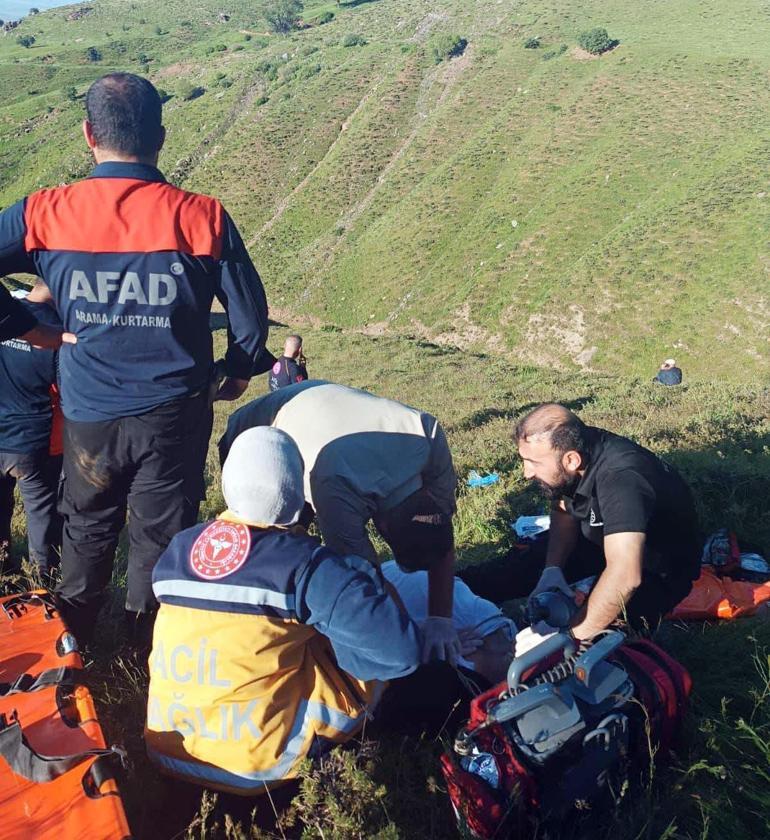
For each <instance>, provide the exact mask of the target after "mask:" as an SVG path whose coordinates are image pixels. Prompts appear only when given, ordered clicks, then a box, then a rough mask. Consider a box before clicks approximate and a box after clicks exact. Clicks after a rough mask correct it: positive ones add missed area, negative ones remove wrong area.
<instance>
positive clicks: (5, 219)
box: [0, 198, 37, 275]
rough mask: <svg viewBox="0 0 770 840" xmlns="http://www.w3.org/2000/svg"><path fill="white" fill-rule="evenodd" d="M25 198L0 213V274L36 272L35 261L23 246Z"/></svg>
mask: <svg viewBox="0 0 770 840" xmlns="http://www.w3.org/2000/svg"><path fill="white" fill-rule="evenodd" d="M26 201H27V200H26V198H25V199H22V200H21V201H17V202H16V204H12V205H11V206H10V207H8V208H7V209H6V210H3V212H2V213H0V275H2V274H16V273H17V272H20V271H25V272H27V273H28V274H36V273H37V271H36V269H35V263H34V261H33V259H32V257H31V255H30V254H28V253H27V251H26V250H25V248H24V237H25V236H26V234H27V224H26V222H25V221H24V206H25V203H26Z"/></svg>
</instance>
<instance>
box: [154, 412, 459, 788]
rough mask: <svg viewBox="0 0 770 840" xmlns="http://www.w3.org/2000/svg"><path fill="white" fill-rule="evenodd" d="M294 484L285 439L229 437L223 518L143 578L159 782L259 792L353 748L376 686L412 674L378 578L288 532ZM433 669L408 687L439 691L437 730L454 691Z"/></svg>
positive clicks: (396, 712) (412, 653)
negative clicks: (302, 766) (150, 595)
mask: <svg viewBox="0 0 770 840" xmlns="http://www.w3.org/2000/svg"><path fill="white" fill-rule="evenodd" d="M303 470H304V467H303V462H302V457H301V455H300V453H299V450H298V449H297V446H296V445H295V443H294V441H293V440H292V439H291V438H290V437H289V435H287V434H286V433H285V432H283V431H281V430H280V429H272V428H266V427H258V428H254V429H249V430H247V431H245V432H243V433H242V434H241V435H239V436H238V437H237V438H236V439H235V440H234V442H233V444H232V447H231V449H230V454H229V456H228V458H227V460H226V461H225V464H224V467H223V469H222V493H223V496H224V499H225V502H226V504H227V510H226V511H225V512H224V513H223V514H221V516H219V517H218V518H217V519H215V520H214V521H212V522H205V523H202V524H199V525H196V526H194V527H193V528H190V529H188V530H185V531H182V532H181V533H180V534H178V535H177V536H176V537H174V539H173V540H172V541H171V544H170V545H169V547H168V548H167V549H166V551H165V552H164V553H163V554H162V556H161V558H160V560H159V561H158V564H157V566H156V567H155V570H154V572H153V590H154V592H155V595H156V597H157V599H158V601H159V602H160V609H159V612H158V616H157V621H156V624H155V629H154V638H153V646H152V652H151V655H150V659H149V668H150V687H149V697H148V704H147V725H146V733H145V738H146V744H147V749H148V754H149V757H150V758H151V760H152V761H153V762H155V763H156V764H157V765H158V766H159V767H160V768H161V769H162V770H163V771H165V772H167V773H169V774H171V775H173V776H176V777H178V778H182V779H185V780H187V781H192V782H197V783H199V784H202V785H205V786H207V787H214V788H217V789H220V790H226V791H229V792H232V793H238V794H242V795H252V794H256V793H261V792H262V791H263V790H265V789H266V788H268V787H271V786H273V785H275V784H278V783H281V782H284V781H286V780H289V779H292V778H293V777H295V776H296V774H297V770H298V765H299V763H300V762H301V761H302V759H304V758H307V757H311V758H312V757H317V756H319V755H321V754H323V753H324V752H325V751H326V750H328V749H330V748H331V747H332V746H334V745H335V744H340V743H343V742H345V741H347V740H349V739H350V738H352V737H353V736H355V735H356V734H358V733H359V732H360V731H361V729H362V727H363V725H364V721H365V720H366V719H367V715H370V714H371V713H372V711H373V710H374V709H375V707H376V704H377V701H378V699H379V698H380V697H381V695H382V694H383V691H384V689H385V684H384V681H385V680H396V683H399V682H404V681H405V680H408V679H410V678H411V677H413V676H416V675H419V673H420V671H422V669H421V668H418V665H419V662H420V634H419V630H418V627H417V625H416V624H415V622H414V621H412V619H411V618H409V616H408V615H407V614H406V613H405V612H403V611H402V610H401V609H400V608H399V606H398V604H397V603H396V602H395V601H394V600H393V598H392V597H391V596H390V595H389V593H388V592H387V591H386V589H385V587H384V585H383V582H382V578H381V576H380V575H379V574H378V572H377V570H376V569H374V568H373V567H372V566H371V564H369V563H368V562H367V561H365V560H364V559H363V558H360V557H352V556H350V557H342V556H340V555H338V554H336V553H335V552H333V551H332V550H330V549H329V548H327V547H325V546H322V545H321V544H320V542H319V541H318V540H317V539H315V538H313V537H309V536H308V535H307V533H306V532H305V531H304V530H303V529H301V528H296V527H293V526H294V525H295V523H297V521H298V520H299V517H300V514H301V512H302V508H303V505H304V494H303V489H302V485H303ZM439 665H441V666H443V668H445V669H446V670H445V671H444V672H441V673H438V672H433V671H429V672H427V676H423V677H421V683H422V684H428V685H430V684H431V683H430V680H431V679H432V678H433V676H434V673H435V674H436V675H437V676H438V678H439V679H438V682H439V683H441V685H442V686H443V689H444V690H442V691H439V692H437V693H436V694H435V696H430V697H421V698H420V699H419V703H422V704H425V705H432V706H433V707H434V708H435V709H436V710H438V712H439V714H438V719H439V720H440V721H441V722H443V721H444V720H446V718H447V717H448V714H449V713H450V712H451V711H452V708H453V705H455V704H456V703H457V700H458V697H459V693H458V691H459V689H458V688H457V687H456V686H455V687H454V688H450V690H447V689H446V686H447V685H450V684H451V681H452V680H455V681H457V678H456V675H455V674H454V672H453V671H452V670H451V669H450V668H449V666H447V665H446V664H445V663H439ZM424 667H428V666H424ZM430 667H431V668H432V667H433V666H430ZM410 684H411V683H408V684H407V689H408V686H409V685H410ZM433 684H434V685H435V684H436V681H435V680H434V683H433ZM386 693H388V692H386ZM402 693H403V694H404V695H405V696H407V697H411V696H413V695H412V691H411V690H404V691H403V692H402ZM389 708H390V712H391V714H392V715H393V716H394V718H395V719H399V718H403V717H404V716H409V715H412V716H413V717H416V716H417V715H418V713H419V710H417V711H414V712H412V711H411V710H410V709H409V708H406V709H405V708H404V707H403V706H401V707H398V708H396V707H395V706H394V703H393V702H391V703H390V705H389Z"/></svg>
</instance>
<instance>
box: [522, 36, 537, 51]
mask: <svg viewBox="0 0 770 840" xmlns="http://www.w3.org/2000/svg"><path fill="white" fill-rule="evenodd" d="M539 46H540V39H539V38H527V40H526V41H525V42H524V49H525V50H536V49H537V48H538V47H539Z"/></svg>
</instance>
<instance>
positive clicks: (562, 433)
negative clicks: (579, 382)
mask: <svg viewBox="0 0 770 840" xmlns="http://www.w3.org/2000/svg"><path fill="white" fill-rule="evenodd" d="M513 434H514V437H515V439H516V440H517V441H520V440H528V439H530V438H534V437H547V438H548V440H550V442H551V446H552V447H553V448H554V449H555V450H556V451H557V452H559V453H560V454H563V453H564V452H570V451H574V452H578V453H579V454H580V455H581V457H583V458H586V457H587V456H588V450H589V446H590V441H589V431H588V426H586V424H585V423H584V422H583V421H582V420H581V419H580V418H579V417H578V416H577V415H576V414H573V413H572V412H571V411H570V410H569V409H568V408H565V407H564V406H563V405H559V404H558V403H544V404H543V405H539V406H538V407H537V408H535V409H533V410H532V411H530V412H529V414H526V415H525V416H524V417H522V418H521V420H519V422H518V423H517V424H516V428H515V429H514V433H513Z"/></svg>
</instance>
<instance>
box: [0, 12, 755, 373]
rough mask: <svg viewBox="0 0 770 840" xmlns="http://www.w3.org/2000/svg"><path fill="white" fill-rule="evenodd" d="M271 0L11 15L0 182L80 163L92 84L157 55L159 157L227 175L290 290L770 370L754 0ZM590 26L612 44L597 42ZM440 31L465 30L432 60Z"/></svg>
mask: <svg viewBox="0 0 770 840" xmlns="http://www.w3.org/2000/svg"><path fill="white" fill-rule="evenodd" d="M264 7H265V3H264V2H245V0H230V2H228V3H226V4H225V3H218V2H214V0H204V2H203V3H199V4H188V3H183V2H181V0H168V2H164V3H162V4H158V3H154V2H150V0H133V2H127V0H94V1H93V2H91V3H88V4H87V8H90V11H88V12H87V13H85V14H84V13H83V12H82V7H81V12H80V14H77V13H75V14H73V12H76V10H77V9H78V7H65V8H63V9H54V10H51V11H49V12H45V13H43V14H40V15H37V16H34V17H31V18H28V19H27V20H25V21H24V22H23V23H22V25H21V27H19V29H18V30H16V32H18V33H21V34H22V35H24V34H29V35H33V36H34V37H35V39H36V40H35V43H34V44H33V45H32V46H31V47H29V48H24V47H22V46H21V45H19V44H17V43H16V32H14V33H11V34H10V35H8V36H7V37H4V38H0V86H2V90H3V91H4V93H5V96H4V97H3V103H2V107H0V205H7V204H9V203H10V202H12V201H14V200H16V199H18V198H20V197H21V196H23V195H24V194H25V193H26V192H28V191H30V190H32V189H35V188H37V187H40V186H46V185H51V184H56V183H59V182H62V181H66V180H69V179H71V178H73V177H78V176H81V175H83V174H85V173H87V171H88V169H89V162H88V158H87V155H86V154H85V153H84V151H83V145H82V142H81V139H80V136H79V130H78V122H79V121H80V119H81V117H82V111H83V103H82V99H81V97H82V93H83V92H84V90H85V88H86V87H87V84H88V83H89V81H91V80H92V79H93V78H95V77H97V76H98V75H100V74H101V73H103V72H105V71H106V70H108V69H130V70H134V71H137V72H148V73H149V75H150V77H151V78H152V79H153V80H154V81H155V82H156V84H157V85H158V86H159V87H162V88H164V89H165V90H166V91H167V92H168V93H169V94H170V95H171V98H170V99H169V101H168V103H167V106H166V120H167V123H168V126H169V141H168V147H167V149H166V151H165V152H164V154H163V157H162V166H163V168H164V169H165V171H166V172H167V174H169V176H170V177H172V179H173V180H174V181H176V182H177V183H179V184H181V185H183V186H185V187H189V188H191V189H199V190H204V191H208V192H211V193H215V194H217V195H219V196H221V197H222V198H223V200H224V201H225V203H226V206H227V207H228V209H229V210H230V211H231V213H232V214H233V216H234V217H235V218H236V220H237V222H238V224H239V225H240V227H241V229H242V231H243V233H244V237H245V238H246V240H247V241H248V243H249V247H250V249H251V251H252V254H253V256H254V258H255V261H256V263H257V265H258V267H259V268H260V271H261V272H262V274H263V275H264V278H265V282H266V284H267V286H268V290H269V296H270V300H271V303H272V305H273V307H274V308H276V309H280V310H281V312H282V313H284V314H285V313H290V314H292V315H293V316H298V315H303V316H309V317H313V318H317V319H318V320H319V321H320V322H323V323H331V324H338V325H342V326H345V327H356V328H361V329H365V330H367V331H369V332H371V333H374V334H381V333H383V332H391V333H401V334H408V335H414V336H418V337H419V336H423V337H425V336H429V337H431V338H434V339H436V340H438V341H439V342H440V343H445V344H455V345H459V346H461V347H472V348H476V349H485V350H494V351H504V352H506V353H507V354H508V356H509V357H510V358H512V359H514V360H518V361H521V362H524V363H535V364H540V365H559V366H562V367H565V368H567V369H570V368H572V369H575V368H577V367H586V368H589V369H594V370H598V371H605V372H617V371H623V372H627V373H631V374H636V375H639V376H647V375H648V374H650V373H651V371H652V370H654V368H655V367H656V366H657V363H658V362H659V361H660V359H661V358H663V357H664V356H668V355H675V356H676V357H677V358H679V359H680V360H681V362H682V364H683V365H684V367H685V370H686V372H692V373H695V374H698V375H702V376H706V375H717V376H720V375H724V376H728V377H730V378H731V379H740V380H744V381H750V380H753V379H756V378H757V377H764V376H766V375H767V373H768V371H769V370H770V362H769V361H768V352H769V351H770V346H769V344H768V343H769V342H770V329H768V328H769V327H770V304H769V303H768V297H767V288H768V280H769V279H770V263H769V262H768V256H767V253H768V252H767V244H768V230H770V209H768V208H770V185H769V184H768V169H767V162H768V159H770V144H769V142H768V137H769V136H770V133H768V129H770V117H769V116H768V114H770V87H768V84H767V78H768V76H767V74H768V70H769V69H770V52H768V50H767V44H768V43H770V14H768V7H767V4H766V3H764V2H762V0H735V2H732V3H729V4H725V3H718V2H716V0H714V1H713V2H711V0H709V2H695V1H694V0H683V2H680V3H669V2H663V0H649V2H645V3H631V2H628V0H612V2H601V3H600V2H595V0H588V1H587V2H577V0H560V2H552V3H548V4H545V5H544V4H543V3H542V2H535V0H521V2H514V0H500V2H496V3H489V2H484V1H483V0H468V1H467V2H458V0H431V2H427V0H369V2H364V0H351V2H348V3H342V4H341V5H337V4H336V3H316V2H312V0H311V2H309V3H308V4H307V5H306V8H305V11H304V15H303V16H304V20H305V22H306V23H307V24H308V26H307V28H305V29H303V30H301V31H298V32H294V33H292V34H291V35H289V36H277V35H272V34H269V33H268V32H267V25H266V23H265V20H264V17H263V10H264ZM323 12H331V13H333V14H334V18H333V20H332V21H331V22H329V23H326V24H324V25H317V24H318V21H319V19H320V15H321V14H322V13H323ZM223 13H224V14H223ZM314 24H315V25H314ZM597 25H599V26H605V27H606V28H607V29H608V30H609V33H610V35H611V36H612V37H613V38H616V39H618V40H619V45H618V46H617V47H616V48H615V49H614V50H612V51H611V52H609V53H607V54H605V55H603V56H601V57H600V58H589V57H588V56H587V55H586V54H583V53H581V52H580V51H578V50H577V49H576V43H577V36H578V34H579V33H580V32H581V31H583V30H585V29H588V28H590V27H592V26H597ZM443 34H456V35H459V36H462V37H464V38H466V39H467V40H468V42H469V44H468V47H467V48H466V50H465V52H464V54H463V55H461V56H459V57H456V58H453V59H451V60H447V61H441V62H440V63H438V64H436V63H435V60H434V57H433V55H432V47H433V45H434V43H435V39H436V38H437V37H438V36H441V35H443ZM346 35H359V36H360V38H359V39H358V41H359V42H365V43H359V44H358V45H355V46H343V43H345V36H346ZM531 37H539V38H540V42H541V46H540V48H538V49H525V48H524V41H525V40H526V39H527V38H531ZM562 45H564V46H565V49H564V50H563V51H562V49H561V47H562ZM89 47H94V48H95V49H96V51H97V53H98V56H99V58H98V60H96V61H91V60H89V57H88V55H87V50H88V48H89ZM90 57H91V58H94V57H95V56H94V53H91V56H90ZM185 86H186V87H187V88H188V90H187V91H185V90H184V89H183V88H184V87H185ZM195 86H197V87H200V88H202V89H203V91H204V92H203V93H202V95H200V96H198V97H197V98H194V99H191V100H189V101H184V99H183V95H184V94H186V93H188V92H189V88H190V87H195ZM72 88H74V91H73V90H72Z"/></svg>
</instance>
